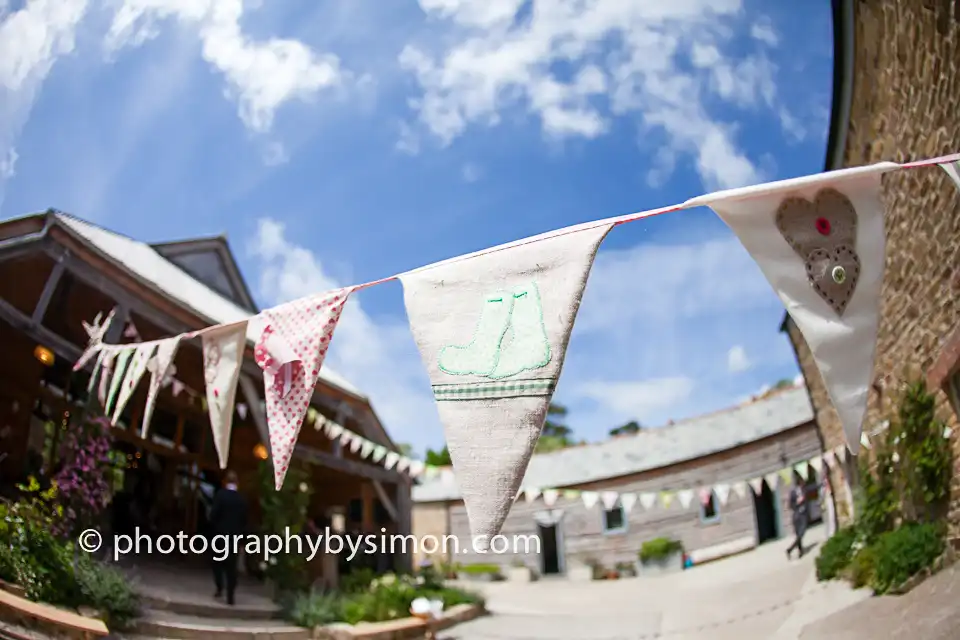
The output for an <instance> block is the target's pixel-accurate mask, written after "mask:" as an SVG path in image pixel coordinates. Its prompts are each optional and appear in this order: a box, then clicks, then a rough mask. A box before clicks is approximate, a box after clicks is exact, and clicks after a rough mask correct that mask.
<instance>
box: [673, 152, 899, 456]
mask: <svg viewBox="0 0 960 640" xmlns="http://www.w3.org/2000/svg"><path fill="white" fill-rule="evenodd" d="M896 167H897V165H894V164H892V163H881V164H876V165H873V166H869V167H858V168H855V169H844V170H841V171H831V172H827V173H822V174H820V175H818V176H810V177H805V178H797V179H793V180H784V181H781V182H774V183H770V184H765V185H758V186H754V187H746V188H743V189H734V190H731V191H722V192H719V193H714V194H710V195H706V196H702V197H699V198H695V199H693V200H690V201H688V202H686V203H684V206H698V205H707V206H709V207H711V208H712V209H713V210H714V211H716V212H717V214H718V215H719V216H720V217H721V218H722V219H723V221H724V222H726V223H727V225H729V226H730V228H731V229H732V230H733V232H734V233H736V234H737V236H738V237H739V238H740V242H741V243H743V246H744V247H745V248H746V249H747V251H749V252H750V255H751V256H752V257H753V259H754V260H756V261H757V264H758V265H759V267H760V269H761V271H763V273H764V275H765V276H766V277H767V280H768V281H769V282H770V284H771V285H772V286H773V288H774V290H775V291H776V292H777V295H779V296H780V299H781V300H782V301H783V304H784V306H785V307H786V308H787V311H788V312H789V313H790V316H791V317H792V318H793V321H794V323H796V325H797V328H799V329H800V332H801V333H802V334H803V337H804V339H805V341H806V343H807V345H808V346H809V348H810V351H811V352H812V354H813V358H814V360H815V361H816V364H817V367H818V368H819V370H820V374H821V377H822V378H823V382H824V384H825V386H826V388H827V392H828V393H829V395H830V399H831V400H832V401H833V405H834V407H835V408H836V410H837V413H838V414H839V416H840V421H841V423H842V424H843V430H844V434H845V436H846V441H847V446H849V447H850V449H851V451H852V452H853V453H856V452H857V451H858V449H859V443H860V431H861V428H862V425H863V419H864V416H865V415H866V411H867V396H868V391H869V388H870V384H871V382H872V380H873V365H874V355H875V352H876V344H877V328H878V326H879V318H880V285H881V283H882V281H883V269H884V258H885V254H884V231H883V204H882V202H881V199H880V179H881V175H882V174H883V172H885V171H889V170H890V169H895V168H896Z"/></svg>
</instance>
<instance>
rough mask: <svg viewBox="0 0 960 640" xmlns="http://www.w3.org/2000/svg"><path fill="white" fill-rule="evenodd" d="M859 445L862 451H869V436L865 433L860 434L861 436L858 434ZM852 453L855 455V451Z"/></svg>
mask: <svg viewBox="0 0 960 640" xmlns="http://www.w3.org/2000/svg"><path fill="white" fill-rule="evenodd" d="M860 445H861V446H862V447H863V448H864V449H870V448H871V447H870V436H868V435H867V434H866V433H861V434H860ZM854 453H856V451H854Z"/></svg>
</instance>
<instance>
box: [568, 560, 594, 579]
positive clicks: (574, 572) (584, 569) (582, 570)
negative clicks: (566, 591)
mask: <svg viewBox="0 0 960 640" xmlns="http://www.w3.org/2000/svg"><path fill="white" fill-rule="evenodd" d="M567 579H569V580H572V581H573V582H590V581H591V580H593V567H590V566H588V565H585V564H581V565H574V566H572V567H570V569H569V570H568V571H567Z"/></svg>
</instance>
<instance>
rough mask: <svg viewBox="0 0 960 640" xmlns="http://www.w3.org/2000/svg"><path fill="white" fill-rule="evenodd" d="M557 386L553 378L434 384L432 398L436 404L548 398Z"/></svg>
mask: <svg viewBox="0 0 960 640" xmlns="http://www.w3.org/2000/svg"><path fill="white" fill-rule="evenodd" d="M556 386H557V381H556V380H555V379H553V378H548V379H545V380H544V379H540V380H497V381H495V382H474V383H467V384H435V385H433V397H434V398H436V400H437V401H438V402H442V401H447V402H449V401H459V400H489V399H496V398H526V397H538V396H549V395H551V394H552V393H553V390H554V389H555V388H556Z"/></svg>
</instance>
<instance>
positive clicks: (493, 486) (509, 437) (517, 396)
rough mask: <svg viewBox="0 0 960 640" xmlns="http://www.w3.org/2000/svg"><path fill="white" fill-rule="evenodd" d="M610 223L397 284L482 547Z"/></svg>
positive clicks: (508, 500)
mask: <svg viewBox="0 0 960 640" xmlns="http://www.w3.org/2000/svg"><path fill="white" fill-rule="evenodd" d="M612 226H613V223H610V224H595V225H593V226H590V225H582V226H581V227H578V228H571V229H563V230H559V231H555V232H552V233H549V234H544V235H542V236H538V237H536V238H529V239H526V240H521V241H518V242H515V243H511V244H510V245H504V246H503V247H499V248H495V249H493V250H488V251H486V252H483V253H481V254H473V255H470V256H463V257H460V258H456V259H453V260H448V261H446V262H442V263H438V264H435V265H431V266H428V267H424V268H422V269H417V270H415V271H411V272H409V273H406V274H402V275H400V276H399V279H400V281H401V282H402V284H403V291H404V303H405V305H406V309H407V316H408V317H409V320H410V329H411V331H412V333H413V336H414V340H415V342H416V344H417V347H418V349H419V351H420V355H421V357H422V359H423V362H424V365H425V366H426V369H427V373H428V375H429V377H430V381H431V384H432V386H433V394H434V399H435V400H436V403H437V408H438V411H439V414H440V421H441V422H442V424H443V427H444V433H445V435H446V442H447V446H448V447H449V451H450V459H451V461H452V463H453V467H454V469H455V470H456V472H457V477H458V481H459V485H460V489H461V495H462V496H463V501H464V504H465V506H466V509H467V516H468V518H469V521H470V530H471V533H472V534H473V536H474V537H475V539H477V540H478V541H482V540H489V539H490V538H492V537H493V536H495V535H497V534H498V533H499V532H500V528H501V527H502V526H503V522H504V520H505V519H506V517H507V514H508V513H509V511H510V508H511V506H512V504H513V499H514V497H515V496H516V495H517V494H518V492H519V489H520V483H521V481H522V480H523V476H524V473H525V472H526V469H527V465H528V464H529V462H530V457H531V456H532V455H533V450H534V447H535V446H536V444H537V440H538V439H539V437H540V431H541V429H542V427H543V423H544V420H545V419H546V415H547V408H548V406H549V404H550V399H551V398H552V397H553V392H554V389H555V387H556V384H557V380H558V379H559V376H560V371H561V369H562V367H563V360H564V356H565V354H566V350H567V342H568V341H569V338H570V331H571V329H572V328H573V324H574V320H575V318H576V315H577V311H578V309H579V307H580V300H581V298H582V296H583V291H584V287H585V285H586V282H587V278H588V276H589V274H590V268H591V266H592V265H593V259H594V256H595V255H596V252H597V249H598V248H599V246H600V243H601V242H602V240H603V238H604V237H605V236H606V235H607V233H608V232H609V231H610V229H611V228H612ZM507 247H510V249H511V250H510V251H504V250H503V249H504V248H507ZM480 544H483V543H482V542H481V543H480Z"/></svg>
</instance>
